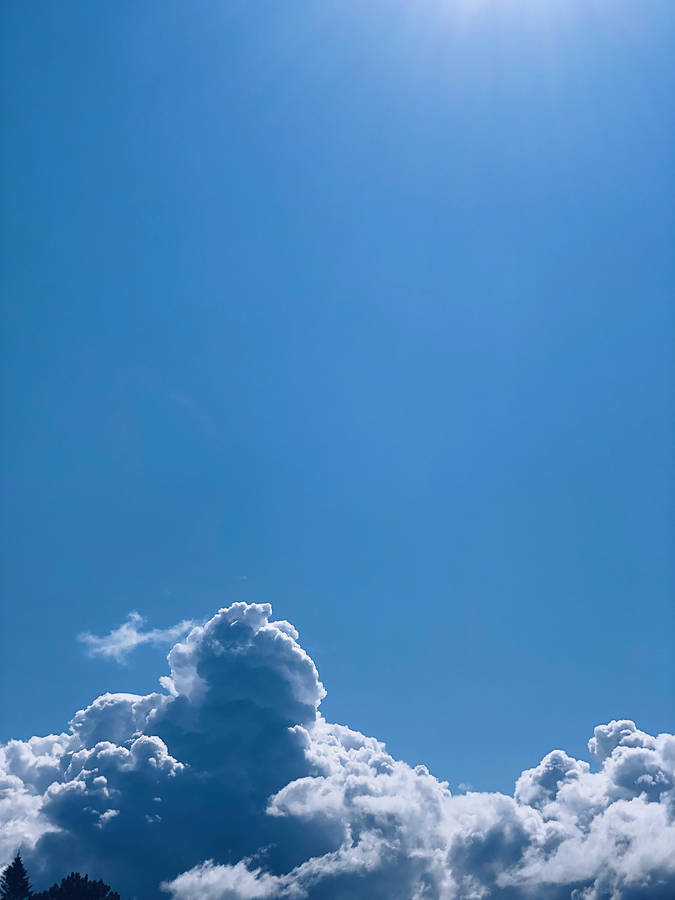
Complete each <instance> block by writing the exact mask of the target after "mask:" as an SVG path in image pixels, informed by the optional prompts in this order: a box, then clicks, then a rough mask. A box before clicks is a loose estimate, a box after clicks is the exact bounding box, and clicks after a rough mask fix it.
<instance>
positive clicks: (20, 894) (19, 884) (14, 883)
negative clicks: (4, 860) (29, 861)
mask: <svg viewBox="0 0 675 900" xmlns="http://www.w3.org/2000/svg"><path fill="white" fill-rule="evenodd" d="M32 896H33V892H32V891H31V889H30V882H29V881H28V874H27V873H26V869H25V866H24V864H23V862H22V861H21V857H20V856H19V854H18V853H17V854H16V856H15V857H14V859H13V861H12V862H11V863H10V864H9V865H8V866H7V868H6V869H5V871H4V872H3V873H2V876H1V877H0V900H27V898H29V897H32Z"/></svg>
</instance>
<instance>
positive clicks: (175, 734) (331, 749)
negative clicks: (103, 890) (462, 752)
mask: <svg viewBox="0 0 675 900" xmlns="http://www.w3.org/2000/svg"><path fill="white" fill-rule="evenodd" d="M168 661H169V666H170V674H169V675H168V676H166V677H164V678H163V679H162V686H163V691H161V692H158V693H155V694H150V695H146V696H138V695H133V694H105V695H103V696H102V697H99V698H97V699H96V700H94V702H93V703H92V704H91V705H90V706H89V707H87V708H86V709H84V710H80V711H79V712H78V713H76V715H75V716H74V718H73V720H72V722H71V724H70V729H69V731H68V732H65V733H63V734H61V735H50V736H48V737H46V738H32V739H30V740H29V741H23V742H21V741H10V742H9V744H7V745H5V746H4V747H2V748H1V749H0V824H2V826H3V827H2V835H3V838H2V843H1V844H0V853H2V857H0V858H1V859H2V860H3V861H4V860H7V859H8V858H9V857H10V855H11V854H12V853H13V851H14V850H15V848H16V845H17V842H19V841H20V842H21V843H22V846H23V847H24V852H25V855H26V856H27V857H28V862H29V864H30V867H31V871H32V872H33V873H35V874H34V877H33V880H34V882H36V883H38V884H39V883H40V882H42V881H44V882H45V883H47V882H49V881H50V880H54V878H55V877H56V876H57V875H59V874H62V873H63V872H64V871H66V870H68V871H69V870H70V869H71V868H73V869H80V870H84V871H88V872H89V873H90V874H91V875H92V876H93V877H96V878H104V879H105V880H106V881H109V883H111V884H113V886H114V887H115V888H116V889H117V890H120V892H121V893H122V894H123V896H124V897H125V898H127V900H131V898H134V897H136V898H139V900H140V898H143V900H153V898H161V897H163V898H164V900H197V898H199V900H254V898H293V900H301V898H308V900H338V898H353V900H361V898H363V900H366V898H368V900H379V898H381V900H385V898H386V900H422V898H429V900H455V898H457V900H460V898H461V900H480V898H504V900H507V898H508V900H515V898H538V897H542V896H545V897H546V898H550V900H558V898H559V900H562V898H566V900H569V898H572V900H619V898H621V900H638V898H662V897H667V896H673V895H675V854H673V852H672V848H673V847H675V736H673V735H670V734H661V735H658V736H651V735H648V734H646V733H645V732H642V731H640V730H639V729H638V728H637V727H636V726H635V724H634V723H633V722H631V721H628V720H623V721H613V722H610V723H609V724H607V725H601V726H598V727H597V728H596V729H595V733H594V735H593V737H592V738H591V740H590V742H589V751H590V753H591V756H592V757H593V760H594V763H595V767H594V768H593V767H592V766H591V764H589V762H587V761H583V760H576V759H574V758H572V757H570V756H568V755H567V754H566V753H564V752H563V751H562V750H554V751H552V752H551V753H549V754H548V755H547V756H546V757H544V759H543V760H542V761H541V763H540V764H539V765H538V766H535V767H534V768H532V769H528V770H526V771H524V772H523V773H522V775H521V776H520V777H519V779H518V781H517V783H516V786H515V791H514V794H513V796H508V795H504V794H499V793H480V792H473V791H468V792H466V793H462V794H460V795H453V794H452V793H451V792H450V790H449V789H448V785H447V784H446V783H445V782H442V781H439V780H438V779H437V778H435V777H434V776H433V775H431V774H430V773H429V772H428V770H427V769H426V768H425V767H424V766H417V767H415V768H411V767H410V766H408V765H407V764H406V763H404V762H401V761H399V760H396V759H394V758H393V757H391V756H390V755H389V754H388V753H387V752H386V749H385V746H384V745H383V744H382V743H381V742H380V741H377V740H376V739H375V738H372V737H366V736H364V735H362V734H359V733H358V732H355V731H352V730H350V729H349V728H346V727H344V726H341V725H336V724H331V723H329V722H326V721H325V720H324V718H323V717H322V716H321V713H320V711H319V707H320V703H321V700H322V699H323V697H324V696H325V691H324V688H323V686H322V684H321V682H320V680H319V676H318V673H317V670H316V667H315V665H314V663H313V661H312V660H311V658H310V657H309V656H308V655H307V653H306V652H305V651H304V649H303V648H302V646H301V645H300V644H299V642H298V634H297V632H296V630H295V628H293V626H292V625H290V624H289V623H288V622H284V621H273V620H272V619H271V608H270V606H269V605H267V604H252V605H247V604H244V603H235V604H233V605H232V606H230V607H229V608H227V609H221V610H220V611H219V612H218V613H217V614H216V615H215V616H214V617H213V618H212V619H211V620H210V621H208V622H207V623H206V624H205V625H203V626H196V627H194V628H193V629H192V630H191V631H190V633H189V634H188V636H187V637H186V638H185V639H184V640H183V641H180V642H178V643H176V644H175V646H174V647H173V648H172V649H171V651H170V653H169V656H168Z"/></svg>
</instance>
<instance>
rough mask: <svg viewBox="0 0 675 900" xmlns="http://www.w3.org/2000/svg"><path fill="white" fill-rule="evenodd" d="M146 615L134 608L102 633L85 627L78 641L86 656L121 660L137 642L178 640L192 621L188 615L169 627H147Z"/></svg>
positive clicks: (168, 642)
mask: <svg viewBox="0 0 675 900" xmlns="http://www.w3.org/2000/svg"><path fill="white" fill-rule="evenodd" d="M145 622H146V619H145V617H144V616H142V615H140V613H137V612H130V613H129V615H128V616H127V621H126V622H124V624H123V625H120V626H119V627H118V628H113V629H112V631H110V632H109V633H108V634H106V635H104V636H103V637H98V635H95V634H91V633H90V632H88V631H85V632H84V633H83V634H79V635H78V636H77V639H78V641H81V642H82V643H83V644H86V645H87V652H88V654H89V656H103V657H104V658H106V659H114V660H115V661H116V662H124V661H125V660H126V658H127V657H128V656H129V654H130V653H131V652H132V650H135V649H136V647H139V646H140V645H141V644H170V643H171V642H172V641H176V640H178V638H179V637H182V635H184V634H185V633H186V632H187V631H189V630H190V628H192V627H193V625H194V624H195V623H194V622H193V621H191V620H190V619H183V621H182V622H178V624H177V625H172V626H171V627H170V628H151V629H149V630H148V631H144V630H143V626H144V625H145Z"/></svg>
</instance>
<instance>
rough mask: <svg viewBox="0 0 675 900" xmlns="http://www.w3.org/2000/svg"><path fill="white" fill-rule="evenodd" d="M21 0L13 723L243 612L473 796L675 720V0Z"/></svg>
mask: <svg viewBox="0 0 675 900" xmlns="http://www.w3.org/2000/svg"><path fill="white" fill-rule="evenodd" d="M0 19H1V21H0V26H1V27H0V31H1V32H2V37H1V38H0V40H1V41H2V72H3V79H2V81H3V94H2V120H3V123H4V127H3V134H2V138H1V148H2V157H1V178H2V185H1V186H2V193H3V197H4V202H3V208H4V212H3V216H2V234H1V239H2V245H3V248H4V253H3V260H2V273H1V276H2V294H3V298H4V299H3V302H2V315H3V318H2V324H3V327H2V330H3V354H2V355H3V361H2V392H3V393H2V419H3V425H4V427H3V442H2V450H1V467H2V479H3V481H2V501H3V502H2V542H1V543H2V553H3V557H2V561H1V562H2V571H1V574H2V590H3V595H4V599H3V608H2V614H1V622H0V625H1V628H0V680H1V682H2V691H3V693H2V708H3V715H2V722H1V725H0V729H1V731H0V739H2V740H6V739H8V738H10V737H16V738H22V737H27V736H29V735H32V734H44V733H47V732H49V731H51V730H59V729H61V728H63V726H64V723H65V722H66V721H67V720H68V718H69V717H70V716H71V715H72V713H73V711H74V710H76V709H78V708H82V707H84V706H86V705H87V704H88V703H89V702H90V701H91V698H92V697H93V696H95V695H96V694H98V693H101V692H103V691H106V690H142V691H149V690H153V689H155V687H156V677H157V672H158V671H160V672H162V671H164V668H165V667H164V668H163V667H162V666H163V664H162V662H161V658H162V654H163V653H165V652H166V649H162V647H160V646H145V647H142V648H140V649H138V650H137V651H136V652H135V653H134V654H133V655H132V656H131V657H130V658H129V661H128V662H127V663H126V664H125V665H124V666H122V667H118V666H117V665H116V664H115V663H114V662H111V661H110V660H106V659H100V658H98V659H92V658H89V657H88V656H87V654H86V652H85V650H86V647H85V646H84V645H83V644H82V642H78V641H77V636H78V635H79V634H81V633H82V632H91V633H92V634H96V635H102V634H104V633H106V632H108V631H109V630H110V629H111V628H114V627H116V626H118V625H120V623H121V622H122V621H123V620H124V619H125V618H126V616H127V614H128V613H129V612H130V611H132V610H137V611H138V612H139V613H140V614H141V615H143V616H146V617H147V619H148V622H149V626H150V627H151V628H152V627H157V628H168V627H170V626H173V625H174V624H175V623H176V622H178V621H179V620H183V619H191V620H195V621H203V620H205V619H206V618H207V617H210V616H211V615H213V613H214V612H215V611H216V610H217V609H218V608H219V607H220V606H227V605H229V604H230V603H232V602H234V601H245V602H249V603H253V602H259V603H262V602H271V603H272V604H273V606H274V613H275V615H276V616H277V617H281V618H284V619H289V620H291V621H292V622H293V623H294V624H295V625H296V626H297V627H298V628H299V630H300V633H301V639H302V645H303V646H304V647H305V648H306V649H307V651H308V652H309V653H310V655H311V657H312V658H313V659H314V661H315V662H316V664H317V666H318V668H319V673H320V675H321V679H322V681H323V682H324V683H325V684H326V685H327V686H328V687H329V693H328V697H327V698H326V700H325V701H324V703H323V705H322V709H324V712H325V714H326V715H327V716H329V717H330V721H333V722H339V723H345V724H348V725H349V726H351V727H353V728H356V729H359V730H361V731H364V732H365V733H367V734H374V735H376V736H377V737H378V738H379V739H381V740H385V741H386V742H387V745H388V747H389V748H390V750H391V751H392V753H394V754H395V755H396V756H398V757H401V758H404V759H405V760H407V761H408V762H409V763H410V764H412V765H414V764H416V763H418V762H419V763H424V764H425V765H427V766H428V767H429V768H430V769H431V771H432V772H433V773H434V774H436V775H437V776H438V777H439V778H443V779H447V780H449V781H450V782H451V784H453V785H456V784H459V783H470V784H472V785H473V786H474V787H476V788H480V789H481V790H487V789H490V790H493V789H499V790H506V791H509V792H510V791H512V788H513V782H514V779H515V778H516V777H517V776H518V775H519V774H520V772H521V771H522V770H523V769H524V768H525V767H527V766H534V765H536V763H537V762H538V761H539V759H540V758H541V757H542V756H543V754H544V753H546V752H548V751H549V750H551V749H552V748H554V747H564V748H565V749H566V750H568V751H570V752H572V753H574V754H581V753H582V752H583V748H584V747H585V743H586V741H587V739H588V737H589V736H590V734H591V733H592V729H593V727H594V726H595V725H597V724H598V723H601V722H608V721H609V720H610V719H612V718H617V719H620V718H629V719H634V720H635V721H636V722H637V724H638V726H639V727H640V728H642V729H644V730H645V731H646V732H649V733H651V734H656V733H657V732H660V731H665V730H672V726H673V715H674V712H675V710H674V706H673V696H674V691H673V687H674V683H675V661H674V658H673V653H672V647H673V643H674V638H675V613H674V611H673V603H672V597H673V587H674V586H675V585H674V577H673V576H674V574H675V573H674V571H673V561H672V560H673V557H672V540H673V482H674V466H673V458H674V457H673V449H674V448H673V409H674V406H673V400H674V397H673V393H674V388H673V384H674V382H673V355H672V353H673V351H672V348H673V338H674V336H675V334H674V332H675V329H674V327H673V306H672V297H673V289H674V288H675V263H674V259H675V257H674V255H673V253H672V245H673V234H674V226H675V222H674V221H673V219H674V209H673V202H672V198H673V196H674V191H675V167H674V165H673V159H674V157H673V137H674V133H673V115H672V96H673V88H674V87H675V77H674V76H675V71H674V70H675V60H674V59H673V54H672V46H673V38H674V37H675V7H674V6H673V4H672V2H670V0H663V2H661V0H648V2H646V3H639V4H638V3H635V2H633V0H611V2H610V0H606V2H604V0H596V2H588V0H584V2H582V0H568V2H565V3H563V2H560V0H558V2H556V0H551V2H550V3H547V2H543V0H542V2H536V3H535V2H534V0H506V2H502V3H497V2H490V0H482V2H476V3H469V2H468V0H465V2H462V3H450V2H433V3H432V2H431V0H424V2H417V3H403V2H396V0H393V2H387V3H385V2H379V0H373V2H368V3H364V2H337V0H328V2H322V3H320V4H318V3H317V4H310V3H307V2H295V0H289V2H283V3H281V2H278V0H275V2H260V3H252V2H250V0H246V2H244V0H235V2H223V3H217V2H197V3H194V4H193V3H185V2H177V0H167V2H163V3H162V4H158V3H155V2H140V3H138V2H125V0H120V2H115V3H108V4H92V3H90V2H83V0H82V2H74V0H62V2H59V3H58V4H51V3H37V4H23V3H19V2H8V3H5V4H3V8H2V11H1V12H0ZM496 736H498V741H497V742H495V738H496Z"/></svg>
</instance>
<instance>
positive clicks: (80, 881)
mask: <svg viewBox="0 0 675 900" xmlns="http://www.w3.org/2000/svg"><path fill="white" fill-rule="evenodd" d="M12 896H13V895H12ZM22 896H23V895H22ZM26 896H28V895H26ZM33 900H120V895H119V894H117V893H115V891H113V890H112V888H110V887H109V886H108V885H107V884H104V883H103V882H102V881H89V876H88V875H85V876H84V877H82V875H80V874H79V873H78V872H71V873H70V875H69V876H68V877H67V878H62V879H61V884H53V885H52V886H51V887H50V888H49V890H48V891H42V893H41V894H34V895H33Z"/></svg>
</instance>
